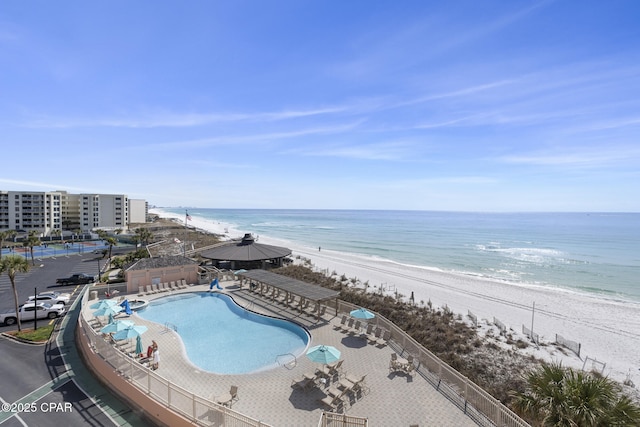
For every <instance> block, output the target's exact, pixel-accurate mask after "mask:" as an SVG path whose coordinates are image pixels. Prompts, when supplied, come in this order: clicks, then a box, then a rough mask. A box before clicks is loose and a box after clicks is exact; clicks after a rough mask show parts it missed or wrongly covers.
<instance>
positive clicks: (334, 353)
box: [307, 345, 340, 365]
mask: <svg viewBox="0 0 640 427" xmlns="http://www.w3.org/2000/svg"><path fill="white" fill-rule="evenodd" d="M307 357H308V358H309V359H310V360H312V361H314V362H318V363H322V364H324V365H326V364H327V363H333V362H335V361H337V360H339V359H340V350H338V349H337V348H335V347H333V346H330V345H317V346H315V347H311V348H310V349H309V350H308V351H307Z"/></svg>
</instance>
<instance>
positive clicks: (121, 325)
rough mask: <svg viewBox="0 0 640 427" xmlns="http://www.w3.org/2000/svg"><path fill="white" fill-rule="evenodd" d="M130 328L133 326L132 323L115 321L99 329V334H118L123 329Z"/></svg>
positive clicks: (129, 321)
mask: <svg viewBox="0 0 640 427" xmlns="http://www.w3.org/2000/svg"><path fill="white" fill-rule="evenodd" d="M130 326H133V322H132V321H131V320H116V321H114V322H111V323H109V324H108V325H106V326H105V327H103V328H102V329H100V333H102V334H110V333H112V332H119V331H122V330H123V329H127V328H128V327H130Z"/></svg>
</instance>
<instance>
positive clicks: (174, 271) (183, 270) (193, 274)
mask: <svg viewBox="0 0 640 427" xmlns="http://www.w3.org/2000/svg"><path fill="white" fill-rule="evenodd" d="M182 279H185V280H186V281H187V283H188V284H197V283H199V275H198V265H197V264H188V265H182V266H171V267H161V268H154V269H149V270H131V271H127V272H126V280H127V292H128V293H134V292H135V293H137V292H138V288H139V287H143V288H144V289H145V290H146V287H147V285H152V284H154V283H156V284H157V283H166V282H171V281H180V280H182Z"/></svg>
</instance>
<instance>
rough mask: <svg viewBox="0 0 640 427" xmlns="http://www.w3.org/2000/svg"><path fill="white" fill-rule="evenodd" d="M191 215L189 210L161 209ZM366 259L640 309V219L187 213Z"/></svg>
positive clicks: (549, 215) (550, 215) (622, 216)
mask: <svg viewBox="0 0 640 427" xmlns="http://www.w3.org/2000/svg"><path fill="white" fill-rule="evenodd" d="M162 210H163V211H166V212H172V213H174V214H178V215H184V214H185V209H175V208H162ZM188 212H189V215H191V216H192V217H201V218H204V219H208V220H214V221H216V222H220V223H224V224H228V225H229V227H230V229H235V230H238V231H239V232H250V233H253V234H254V235H258V236H260V235H264V236H268V237H273V238H279V239H286V240H289V241H292V242H296V243H301V244H304V245H308V246H311V247H322V248H324V249H332V250H337V251H342V252H349V253H354V254H359V255H361V256H363V257H377V258H384V259H387V260H390V261H393V262H397V263H400V264H407V265H416V266H423V267H429V268H437V269H440V270H444V271H452V272H457V273H463V274H470V275H476V276H483V277H489V278H495V279H499V280H503V281H508V282H513V283H522V282H524V283H531V284H538V285H543V286H550V287H559V288H567V289H571V290H574V291H579V292H584V293H588V294H591V295H597V296H600V297H603V298H611V299H620V300H631V301H636V302H637V301H640V214H637V213H463V212H432V211H361V210H271V209H270V210H261V209H255V210H252V209H196V208H190V209H188Z"/></svg>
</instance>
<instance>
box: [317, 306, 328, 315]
mask: <svg viewBox="0 0 640 427" xmlns="http://www.w3.org/2000/svg"><path fill="white" fill-rule="evenodd" d="M326 311H327V306H326V305H321V306H320V312H319V313H318V316H320V317H322V316H324V313H325V312H326Z"/></svg>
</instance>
